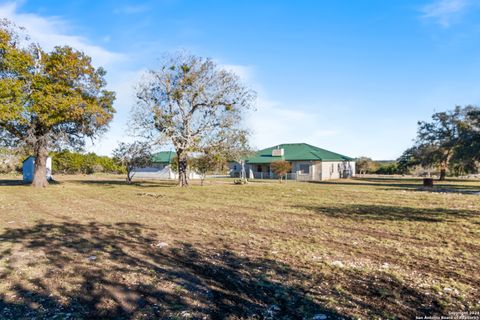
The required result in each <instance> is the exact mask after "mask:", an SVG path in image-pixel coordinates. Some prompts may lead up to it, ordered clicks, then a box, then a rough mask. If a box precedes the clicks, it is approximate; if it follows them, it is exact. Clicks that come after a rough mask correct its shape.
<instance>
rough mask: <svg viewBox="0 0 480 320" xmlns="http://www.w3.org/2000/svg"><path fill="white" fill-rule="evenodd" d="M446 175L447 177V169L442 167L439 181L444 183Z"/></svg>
mask: <svg viewBox="0 0 480 320" xmlns="http://www.w3.org/2000/svg"><path fill="white" fill-rule="evenodd" d="M446 175H447V169H445V168H443V167H442V168H441V169H440V178H439V179H438V180H440V181H444V180H445V177H446Z"/></svg>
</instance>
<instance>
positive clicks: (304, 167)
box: [298, 164, 310, 173]
mask: <svg viewBox="0 0 480 320" xmlns="http://www.w3.org/2000/svg"><path fill="white" fill-rule="evenodd" d="M298 171H300V173H310V165H308V164H299V165H298Z"/></svg>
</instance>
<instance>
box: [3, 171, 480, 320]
mask: <svg viewBox="0 0 480 320" xmlns="http://www.w3.org/2000/svg"><path fill="white" fill-rule="evenodd" d="M57 178H58V179H59V183H57V184H54V185H51V186H50V187H49V188H48V189H42V190H37V189H34V188H31V187H29V186H24V185H21V184H18V183H16V181H14V180H12V178H6V177H4V178H0V213H1V215H0V278H1V282H0V319H4V318H5V319H9V318H13V319H19V318H20V319H22V318H23V319H32V318H39V319H43V318H48V319H51V318H54V319H82V318H92V317H98V318H115V319H151V318H159V319H314V317H315V316H316V319H321V318H323V317H322V316H321V315H325V316H327V318H328V319H337V318H346V319H350V318H355V319H356V318H362V319H372V318H381V319H396V318H400V319H414V318H415V316H421V315H448V313H449V312H459V311H474V310H477V311H479V310H480V291H479V290H480V271H479V270H480V267H479V266H480V195H479V194H476V193H478V192H480V182H478V181H476V182H475V181H462V180H453V181H449V182H446V183H444V184H442V185H437V186H436V187H435V188H434V190H432V191H425V190H422V189H421V188H420V185H421V181H420V180H414V179H356V180H342V181H337V182H329V183H295V182H287V183H283V184H280V183H278V182H277V181H262V182H254V183H250V184H248V185H234V184H233V183H232V181H230V180H215V181H207V183H206V186H203V187H201V186H199V185H193V186H192V187H191V188H189V189H181V188H178V187H176V186H174V185H173V184H171V183H168V182H142V183H137V184H134V185H126V184H124V178H123V177H115V176H105V177H99V176H83V177H81V176H78V177H68V176H66V177H57ZM9 179H10V180H9Z"/></svg>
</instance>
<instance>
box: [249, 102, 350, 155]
mask: <svg viewBox="0 0 480 320" xmlns="http://www.w3.org/2000/svg"><path fill="white" fill-rule="evenodd" d="M257 105H258V107H257V110H256V112H253V113H251V114H250V115H249V116H248V117H247V126H248V127H249V128H250V129H251V130H252V144H253V146H255V147H257V148H266V147H270V146H272V145H276V144H280V143H297V142H306V143H310V144H313V145H323V143H322V141H324V140H327V138H331V137H333V136H337V135H338V134H339V133H340V131H339V130H341V128H335V129H333V128H332V127H330V126H329V125H328V120H327V119H323V118H322V117H321V116H320V115H319V114H317V113H315V112H307V111H303V110H300V109H296V110H295V109H294V108H292V107H290V108H286V107H284V106H282V105H281V104H280V103H278V102H275V101H273V100H269V99H267V98H265V96H264V95H263V94H260V96H259V99H258V102H257ZM302 109H303V108H302Z"/></svg>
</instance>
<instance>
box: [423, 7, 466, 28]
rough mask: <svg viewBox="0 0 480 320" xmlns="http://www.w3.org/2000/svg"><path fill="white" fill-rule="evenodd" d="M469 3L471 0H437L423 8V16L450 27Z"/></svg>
mask: <svg viewBox="0 0 480 320" xmlns="http://www.w3.org/2000/svg"><path fill="white" fill-rule="evenodd" d="M469 5H470V1H469V0H436V1H434V2H432V3H430V4H428V5H426V6H424V7H423V8H422V10H421V11H422V13H423V15H422V17H423V18H424V19H429V20H433V21H435V22H436V23H438V24H440V25H441V26H442V27H444V28H448V27H449V26H450V25H451V24H452V23H454V22H456V21H457V20H458V19H459V18H460V17H461V16H462V14H463V13H464V12H465V11H466V9H467V8H468V6H469Z"/></svg>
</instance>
